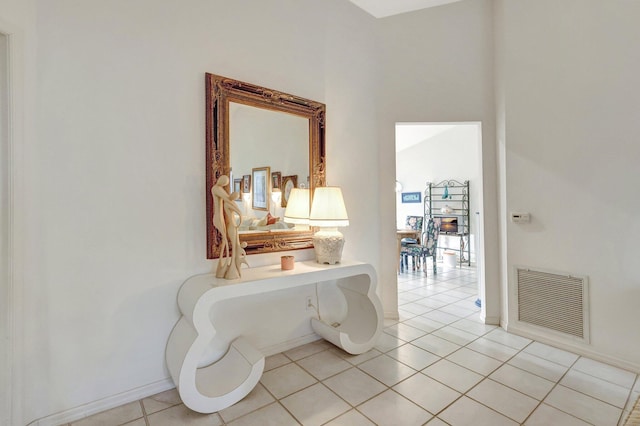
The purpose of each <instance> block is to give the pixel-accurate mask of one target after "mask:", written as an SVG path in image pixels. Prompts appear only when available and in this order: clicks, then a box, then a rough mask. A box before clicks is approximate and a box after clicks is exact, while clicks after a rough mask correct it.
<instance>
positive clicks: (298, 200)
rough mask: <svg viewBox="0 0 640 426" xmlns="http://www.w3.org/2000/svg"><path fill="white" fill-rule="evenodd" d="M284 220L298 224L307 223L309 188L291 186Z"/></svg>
mask: <svg viewBox="0 0 640 426" xmlns="http://www.w3.org/2000/svg"><path fill="white" fill-rule="evenodd" d="M284 221H285V222H288V223H295V224H298V225H308V224H309V190H308V189H302V188H293V189H292V190H291V192H290V193H289V199H288V200H287V208H286V210H285V211H284Z"/></svg>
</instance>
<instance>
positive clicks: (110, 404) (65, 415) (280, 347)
mask: <svg viewBox="0 0 640 426" xmlns="http://www.w3.org/2000/svg"><path fill="white" fill-rule="evenodd" d="M320 339H321V337H320V336H318V335H317V334H315V333H311V334H307V335H305V336H301V337H298V338H295V339H292V340H287V341H286V342H283V343H278V344H277V345H273V346H268V347H265V348H261V349H260V350H261V352H262V353H263V354H264V355H265V356H270V355H275V354H278V353H280V352H284V351H288V350H289V349H293V348H296V347H298V346H301V345H305V344H307V343H311V342H315V341H316V340H320ZM175 387H176V386H175V384H174V383H173V380H172V379H171V377H167V378H166V379H162V380H158V381H157V382H153V383H150V384H148V385H145V386H141V387H139V388H135V389H131V390H128V391H125V392H122V393H119V394H117V395H112V396H108V397H106V398H102V399H99V400H97V401H93V402H89V403H86V404H84V405H81V406H79V407H75V408H71V409H69V410H65V411H62V412H60V413H56V414H52V415H49V416H47V417H43V418H41V419H38V420H34V421H32V422H31V423H29V424H28V425H27V426H56V425H60V424H65V423H70V422H74V421H78V420H80V419H83V418H85V417H89V416H91V415H94V414H97V413H101V412H103V411H106V410H109V409H111V408H115V407H119V406H121V405H124V404H128V403H130V402H134V401H138V400H140V399H143V398H147V397H149V396H152V395H155V394H157V393H160V392H164V391H167V390H169V389H173V388H175Z"/></svg>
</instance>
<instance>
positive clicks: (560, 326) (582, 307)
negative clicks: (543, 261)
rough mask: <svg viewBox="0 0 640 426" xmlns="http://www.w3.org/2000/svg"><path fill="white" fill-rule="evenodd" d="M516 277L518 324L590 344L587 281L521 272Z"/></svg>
mask: <svg viewBox="0 0 640 426" xmlns="http://www.w3.org/2000/svg"><path fill="white" fill-rule="evenodd" d="M516 273H517V293H518V295H517V296H518V297H517V300H518V321H520V322H523V323H527V324H532V325H534V326H537V327H543V328H545V329H547V330H553V331H555V332H559V333H562V334H564V335H569V336H573V338H576V339H579V340H582V341H584V342H588V341H589V332H588V331H589V330H588V324H589V321H588V302H587V301H588V297H587V294H588V286H587V279H586V277H576V276H572V275H563V274H557V273H549V272H543V271H535V270H532V269H521V268H517V270H516Z"/></svg>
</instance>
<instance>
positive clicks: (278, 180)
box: [271, 172, 282, 189]
mask: <svg viewBox="0 0 640 426" xmlns="http://www.w3.org/2000/svg"><path fill="white" fill-rule="evenodd" d="M281 185H282V173H281V172H271V189H276V188H278V189H280V187H281Z"/></svg>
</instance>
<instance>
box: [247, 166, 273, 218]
mask: <svg viewBox="0 0 640 426" xmlns="http://www.w3.org/2000/svg"><path fill="white" fill-rule="evenodd" d="M251 181H252V184H253V190H252V191H251V208H253V209H254V210H266V211H268V210H269V193H270V192H271V171H270V168H269V167H257V168H254V169H252V171H251Z"/></svg>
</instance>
